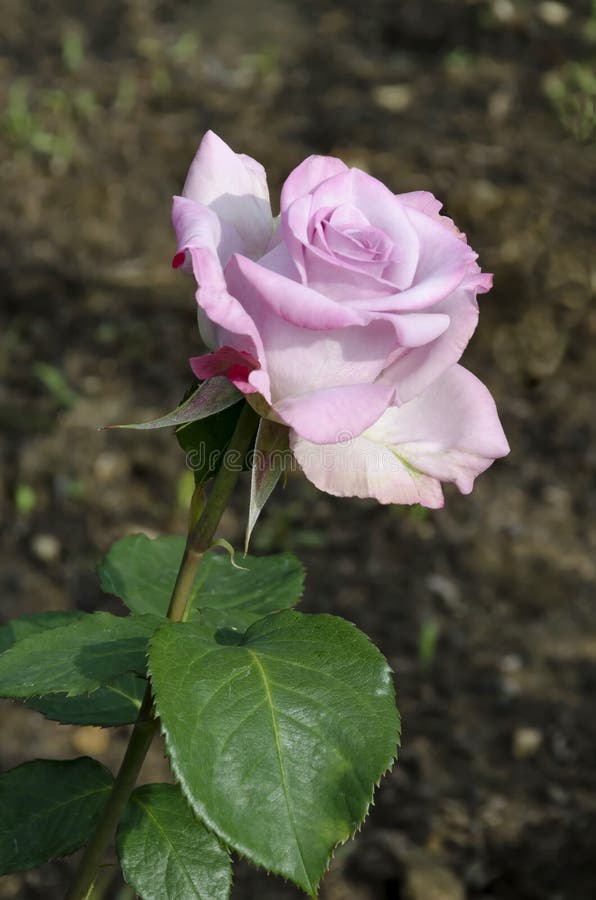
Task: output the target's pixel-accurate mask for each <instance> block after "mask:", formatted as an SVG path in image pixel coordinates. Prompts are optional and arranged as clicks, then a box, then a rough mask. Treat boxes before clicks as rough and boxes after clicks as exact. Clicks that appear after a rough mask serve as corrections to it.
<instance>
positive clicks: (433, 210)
mask: <svg viewBox="0 0 596 900" xmlns="http://www.w3.org/2000/svg"><path fill="white" fill-rule="evenodd" d="M395 196H396V197H397V199H398V200H399V201H400V202H401V203H403V204H404V206H410V207H411V208H412V209H418V210H420V212H422V213H425V215H427V216H432V217H433V218H434V217H435V216H438V215H439V213H440V212H441V210H442V209H443V204H442V203H441V201H440V200H437V198H436V197H435V195H434V194H431V192H430V191H406V193H404V194H396V195H395Z"/></svg>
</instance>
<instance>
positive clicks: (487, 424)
mask: <svg viewBox="0 0 596 900" xmlns="http://www.w3.org/2000/svg"><path fill="white" fill-rule="evenodd" d="M290 446H291V448H292V450H293V452H294V455H295V456H296V459H297V461H298V463H299V464H300V466H301V467H302V469H303V471H304V473H305V475H306V477H307V478H308V479H309V480H310V481H312V482H313V483H314V484H315V485H316V486H317V487H318V488H320V489H321V490H324V491H327V493H330V494H334V495H336V496H341V497H350V496H356V497H375V498H376V499H377V500H379V502H381V503H421V504H422V505H423V506H427V507H431V508H437V507H440V506H442V505H443V493H442V490H441V482H442V481H445V482H454V483H455V484H456V485H457V487H458V488H459V490H460V491H462V493H469V492H470V491H471V490H472V486H473V483H474V478H475V477H476V476H477V475H479V474H480V473H481V472H483V471H484V470H485V469H487V468H488V467H489V466H490V465H491V463H492V462H493V461H494V460H495V459H498V458H499V457H501V456H505V455H506V454H507V453H508V452H509V446H508V444H507V440H506V438H505V435H504V433H503V429H502V427H501V423H500V422H499V419H498V416H497V412H496V408H495V404H494V401H493V399H492V397H491V395H490V393H489V392H488V390H487V389H486V387H485V386H484V385H483V384H482V383H481V382H480V381H478V379H477V378H475V377H474V376H473V375H472V374H471V373H470V372H468V371H467V370H465V369H462V368H461V367H460V366H454V367H453V369H451V370H450V371H449V372H448V373H446V374H445V375H444V376H443V378H441V379H439V380H438V381H437V382H436V383H435V384H434V385H433V386H432V387H431V388H429V390H428V391H426V392H425V393H424V394H423V395H421V396H420V397H419V398H417V399H416V400H413V401H411V403H408V404H405V405H404V406H402V407H399V408H396V407H390V408H389V409H388V410H387V411H386V412H385V413H384V414H383V415H382V416H381V418H380V419H379V420H378V421H377V422H376V424H375V425H373V426H372V427H370V428H369V429H368V430H366V431H365V433H364V434H361V435H360V436H359V437H357V438H356V439H354V440H350V441H347V442H345V443H339V444H325V445H321V444H319V445H317V444H314V443H312V442H309V441H308V440H304V438H303V437H301V436H299V435H296V434H294V433H292V432H291V433H290Z"/></svg>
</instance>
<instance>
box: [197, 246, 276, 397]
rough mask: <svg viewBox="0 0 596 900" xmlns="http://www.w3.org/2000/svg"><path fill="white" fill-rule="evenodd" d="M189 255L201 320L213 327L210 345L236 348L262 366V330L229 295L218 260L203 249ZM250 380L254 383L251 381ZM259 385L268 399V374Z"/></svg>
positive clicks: (234, 298) (263, 354)
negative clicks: (203, 319) (260, 332)
mask: <svg viewBox="0 0 596 900" xmlns="http://www.w3.org/2000/svg"><path fill="white" fill-rule="evenodd" d="M188 252H189V254H190V258H191V263H192V268H193V272H194V275H195V278H196V280H197V284H198V288H197V292H196V299H197V303H198V305H199V310H200V313H201V318H203V317H206V320H207V324H209V325H210V326H211V327H210V328H209V332H210V335H209V337H210V341H209V344H208V345H209V346H213V347H218V346H230V347H233V348H234V349H236V350H239V351H243V352H245V353H248V354H250V356H251V357H252V358H253V359H255V360H257V361H258V363H259V365H261V366H263V365H264V361H265V351H264V349H263V341H262V339H261V336H260V334H259V331H258V329H257V327H256V325H255V323H254V322H253V320H252V319H251V317H250V315H249V314H248V313H247V312H246V310H245V309H244V308H243V306H242V305H241V303H240V302H239V301H238V300H237V299H236V297H234V296H232V294H230V293H229V291H228V289H227V286H226V283H225V281H224V278H223V274H222V272H221V267H220V265H219V260H218V259H217V257H216V256H214V254H213V252H212V251H210V250H207V249H204V248H203V249H201V248H198V247H190V249H189V251H188ZM213 326H215V327H213ZM250 381H251V383H253V384H254V381H253V380H252V378H251V379H250ZM260 384H261V386H262V388H263V390H262V391H261V393H263V394H264V396H265V397H266V398H267V399H269V397H270V395H269V389H268V382H267V379H266V377H265V375H262V376H261V382H260Z"/></svg>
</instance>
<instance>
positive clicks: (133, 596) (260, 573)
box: [100, 534, 304, 630]
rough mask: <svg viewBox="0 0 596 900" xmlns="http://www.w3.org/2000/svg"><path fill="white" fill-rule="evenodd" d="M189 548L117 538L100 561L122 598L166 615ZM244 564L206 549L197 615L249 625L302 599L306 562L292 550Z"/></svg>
mask: <svg viewBox="0 0 596 900" xmlns="http://www.w3.org/2000/svg"><path fill="white" fill-rule="evenodd" d="M183 551H184V539H183V538H181V537H172V536H165V537H159V538H156V539H155V540H150V539H149V538H148V537H146V536H145V535H144V534H135V535H130V536H129V537H125V538H122V540H120V541H117V542H116V543H115V544H114V545H113V546H112V547H111V549H110V551H109V553H108V555H107V557H106V558H105V560H104V562H103V563H102V565H101V566H100V577H101V586H102V588H103V589H104V591H107V592H108V593H111V594H115V595H116V596H117V597H120V599H121V600H123V601H124V603H126V605H127V606H128V607H129V608H130V609H132V610H133V612H136V613H153V614H154V615H162V616H163V615H165V613H166V610H167V608H168V603H169V600H170V596H171V594H172V589H173V587H174V582H175V581H176V574H177V572H178V567H179V566H180V560H181V559H182V553H183ZM240 565H241V566H242V568H241V569H239V568H237V567H235V566H234V565H233V564H232V561H231V560H230V558H229V557H228V556H222V555H221V554H218V553H215V552H210V553H206V554H205V558H204V559H203V561H202V563H201V565H200V567H199V571H198V573H197V577H196V580H195V583H194V585H193V603H194V608H193V612H192V614H191V620H192V619H197V618H199V617H200V616H202V617H203V618H204V621H205V622H208V623H209V624H210V625H211V626H212V627H220V626H221V627H226V626H227V627H236V628H242V629H243V630H244V629H245V628H247V627H248V625H250V624H252V622H255V621H256V620H257V619H259V618H261V617H262V616H265V615H267V614H268V613H270V612H274V611H277V610H280V609H288V608H289V607H292V606H295V605H296V603H298V602H299V600H300V597H301V595H302V587H303V583H304V570H303V568H302V565H301V563H300V562H299V561H298V560H297V559H296V557H295V556H293V555H292V554H291V553H280V554H278V555H276V556H261V557H259V556H245V557H243V558H241V559H240Z"/></svg>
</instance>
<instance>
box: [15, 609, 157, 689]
mask: <svg viewBox="0 0 596 900" xmlns="http://www.w3.org/2000/svg"><path fill="white" fill-rule="evenodd" d="M157 624H158V620H157V619H156V617H155V616H126V617H125V618H123V617H121V616H112V615H111V614H110V613H105V612H98V613H93V614H91V615H90V614H89V613H84V614H83V617H82V618H76V619H75V620H74V621H71V622H69V623H68V624H66V625H61V626H59V627H56V628H50V629H47V630H45V631H39V632H37V633H34V634H29V635H28V636H27V637H24V638H23V639H22V640H19V641H18V642H17V643H16V644H14V646H12V647H11V648H10V649H9V650H6V651H5V652H4V653H3V654H2V655H1V656H0V697H10V698H12V699H15V700H19V699H20V700H28V699H29V698H31V697H35V696H45V695H47V694H53V693H66V694H68V696H69V697H72V696H75V695H77V694H88V693H91V691H94V690H96V689H97V688H99V687H102V686H104V685H106V684H111V683H112V682H113V681H114V679H116V678H117V677H118V676H120V675H124V674H125V673H128V672H135V673H144V672H145V669H146V659H145V656H146V650H147V642H148V640H149V638H150V636H151V634H152V633H153V631H154V630H155V628H156V626H157Z"/></svg>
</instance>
